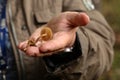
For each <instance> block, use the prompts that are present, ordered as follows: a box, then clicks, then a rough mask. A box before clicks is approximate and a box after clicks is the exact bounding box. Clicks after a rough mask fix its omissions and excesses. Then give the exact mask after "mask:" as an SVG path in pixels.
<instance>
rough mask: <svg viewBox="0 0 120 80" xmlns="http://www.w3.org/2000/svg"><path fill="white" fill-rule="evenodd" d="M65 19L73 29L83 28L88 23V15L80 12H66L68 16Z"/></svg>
mask: <svg viewBox="0 0 120 80" xmlns="http://www.w3.org/2000/svg"><path fill="white" fill-rule="evenodd" d="M66 19H67V20H68V21H69V23H70V24H71V25H73V26H74V27H77V26H85V25H86V24H88V23H89V21H90V20H89V17H88V15H87V14H86V13H84V12H81V13H79V12H68V14H67V16H66Z"/></svg>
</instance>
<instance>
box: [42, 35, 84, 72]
mask: <svg viewBox="0 0 120 80" xmlns="http://www.w3.org/2000/svg"><path fill="white" fill-rule="evenodd" d="M81 55H82V51H81V45H80V41H79V38H78V35H77V33H76V39H75V42H74V45H73V47H71V48H66V49H65V50H64V51H60V52H58V53H56V54H53V55H52V56H46V57H43V59H44V61H45V64H46V67H47V69H48V71H50V72H54V71H56V70H57V69H58V68H59V69H61V68H62V70H63V69H65V68H67V67H68V66H69V64H70V63H71V62H73V61H75V60H77V59H78V58H79V57H80V56H81Z"/></svg>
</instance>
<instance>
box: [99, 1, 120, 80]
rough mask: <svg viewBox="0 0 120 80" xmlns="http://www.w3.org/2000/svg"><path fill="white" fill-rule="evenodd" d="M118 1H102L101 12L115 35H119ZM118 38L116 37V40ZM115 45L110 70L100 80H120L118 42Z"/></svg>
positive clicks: (119, 13) (119, 47) (119, 10)
mask: <svg viewBox="0 0 120 80" xmlns="http://www.w3.org/2000/svg"><path fill="white" fill-rule="evenodd" d="M119 8H120V0H102V6H101V12H102V13H103V15H104V16H105V18H106V19H107V21H108V23H109V24H110V25H111V27H112V28H113V30H114V32H115V33H116V35H120V9H119ZM117 38H118V37H116V39H117ZM116 44H117V45H115V56H114V62H113V66H112V70H111V71H110V72H109V73H108V74H107V75H105V76H104V77H103V78H102V79H101V80H120V40H119V41H118V42H116Z"/></svg>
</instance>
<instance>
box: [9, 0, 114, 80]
mask: <svg viewBox="0 0 120 80" xmlns="http://www.w3.org/2000/svg"><path fill="white" fill-rule="evenodd" d="M83 1H84V0H8V3H7V24H8V29H9V34H10V39H11V43H12V46H13V49H14V55H15V59H16V63H17V68H18V74H19V80H58V79H57V78H59V77H61V78H62V80H91V79H92V80H93V79H94V80H95V79H97V78H98V77H99V76H100V75H101V74H102V73H103V72H104V71H107V70H109V69H110V67H111V64H112V61H113V56H114V53H113V44H114V34H113V31H112V29H111V28H110V27H109V25H108V23H107V22H106V20H105V19H104V17H103V16H102V15H101V14H100V13H99V12H98V11H96V10H88V9H87V7H86V5H85V4H84V3H83ZM64 11H84V12H86V13H87V14H88V15H89V17H90V20H91V21H90V23H89V24H88V25H87V26H85V27H82V28H80V29H79V30H78V36H79V39H80V43H81V49H82V56H80V58H78V59H76V61H74V62H71V63H70V65H69V66H67V67H66V68H64V69H62V68H60V70H59V71H56V72H49V71H48V70H47V67H46V65H45V63H44V60H43V59H42V58H39V57H38V58H35V57H29V56H26V55H25V54H24V53H23V52H21V51H20V50H18V48H17V45H18V43H19V42H21V41H24V40H26V39H28V38H29V36H30V35H31V34H32V32H33V31H34V30H35V29H36V28H38V27H40V26H42V25H43V24H45V23H47V22H48V21H49V20H50V19H51V18H52V17H54V16H56V15H58V14H59V13H61V12H64Z"/></svg>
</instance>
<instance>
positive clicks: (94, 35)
mask: <svg viewBox="0 0 120 80" xmlns="http://www.w3.org/2000/svg"><path fill="white" fill-rule="evenodd" d="M88 15H89V17H90V23H89V24H88V25H87V26H84V27H82V28H80V29H79V30H78V35H79V40H80V43H81V47H82V48H81V49H82V57H83V58H84V59H83V61H82V63H83V64H84V65H83V66H84V67H86V69H87V73H91V70H93V71H96V72H95V73H93V74H96V76H97V77H98V76H100V75H101V74H102V73H103V72H104V71H108V70H109V69H110V67H111V65H112V62H113V57H114V51H113V45H114V42H115V37H114V32H113V31H112V29H111V28H110V26H109V24H108V23H107V22H106V20H105V19H104V17H103V16H102V15H101V14H100V13H99V12H98V11H96V10H92V11H89V12H88ZM91 67H92V68H91ZM94 67H97V68H94ZM86 75H87V74H86ZM88 78H89V77H88Z"/></svg>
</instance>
